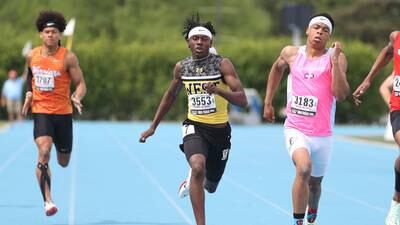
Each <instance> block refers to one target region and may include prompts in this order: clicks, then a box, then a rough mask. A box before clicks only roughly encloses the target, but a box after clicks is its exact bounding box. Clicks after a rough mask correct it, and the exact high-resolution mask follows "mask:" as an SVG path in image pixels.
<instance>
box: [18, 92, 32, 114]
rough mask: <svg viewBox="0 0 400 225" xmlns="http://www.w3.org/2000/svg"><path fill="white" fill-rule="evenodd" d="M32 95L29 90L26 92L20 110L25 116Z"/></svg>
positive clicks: (30, 103)
mask: <svg viewBox="0 0 400 225" xmlns="http://www.w3.org/2000/svg"><path fill="white" fill-rule="evenodd" d="M32 97H33V94H32V92H31V91H28V92H26V94H25V101H24V105H23V106H22V111H21V114H22V115H23V116H26V115H27V114H28V111H29V108H30V107H31V105H32Z"/></svg>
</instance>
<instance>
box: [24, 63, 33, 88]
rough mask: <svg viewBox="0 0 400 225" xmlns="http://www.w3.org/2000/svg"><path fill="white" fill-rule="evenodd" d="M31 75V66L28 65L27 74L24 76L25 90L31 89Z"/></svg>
mask: <svg viewBox="0 0 400 225" xmlns="http://www.w3.org/2000/svg"><path fill="white" fill-rule="evenodd" d="M32 77H33V75H32V70H31V68H30V67H29V68H28V75H27V77H26V91H27V92H28V91H32Z"/></svg>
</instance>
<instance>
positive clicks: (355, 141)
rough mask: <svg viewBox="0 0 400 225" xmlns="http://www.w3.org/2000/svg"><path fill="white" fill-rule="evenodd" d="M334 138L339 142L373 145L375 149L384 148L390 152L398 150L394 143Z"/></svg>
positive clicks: (343, 137)
mask: <svg viewBox="0 0 400 225" xmlns="http://www.w3.org/2000/svg"><path fill="white" fill-rule="evenodd" d="M336 138H337V139H339V140H341V141H348V142H353V143H358V144H364V145H373V146H376V147H380V148H386V149H390V150H398V149H399V147H398V146H397V145H396V144H395V143H393V144H392V143H381V142H377V141H369V140H361V139H358V138H353V137H348V136H341V135H338V136H336Z"/></svg>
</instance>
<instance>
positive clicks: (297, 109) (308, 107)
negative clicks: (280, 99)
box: [291, 96, 318, 116]
mask: <svg viewBox="0 0 400 225" xmlns="http://www.w3.org/2000/svg"><path fill="white" fill-rule="evenodd" d="M317 106H318V98H316V97H315V96H292V103H291V111H292V113H295V114H298V115H302V116H315V114H316V113H317Z"/></svg>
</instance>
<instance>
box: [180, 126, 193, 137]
mask: <svg viewBox="0 0 400 225" xmlns="http://www.w3.org/2000/svg"><path fill="white" fill-rule="evenodd" d="M181 129H182V138H184V137H185V136H186V135H189V134H194V126H193V125H189V124H185V125H183V126H182V127H181Z"/></svg>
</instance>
